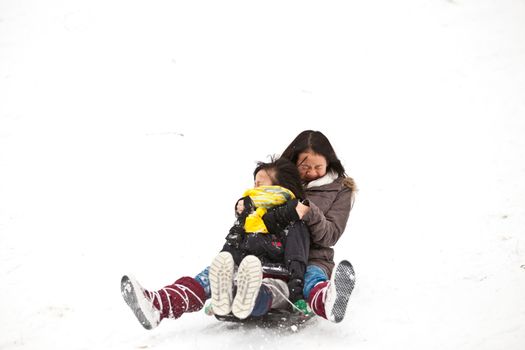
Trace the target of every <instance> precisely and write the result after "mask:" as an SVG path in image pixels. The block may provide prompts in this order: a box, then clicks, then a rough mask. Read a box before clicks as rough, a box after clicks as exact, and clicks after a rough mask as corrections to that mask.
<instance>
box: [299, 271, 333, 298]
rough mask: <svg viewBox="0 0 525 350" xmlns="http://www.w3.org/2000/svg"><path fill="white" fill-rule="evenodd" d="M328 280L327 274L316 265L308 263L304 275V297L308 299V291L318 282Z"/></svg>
mask: <svg viewBox="0 0 525 350" xmlns="http://www.w3.org/2000/svg"><path fill="white" fill-rule="evenodd" d="M324 281H328V275H327V274H326V272H324V270H323V269H322V268H320V267H319V266H317V265H308V267H307V268H306V273H305V275H304V289H303V294H304V298H305V299H306V300H308V297H309V296H310V292H311V291H312V289H313V288H314V287H315V285H316V284H318V283H319V282H324Z"/></svg>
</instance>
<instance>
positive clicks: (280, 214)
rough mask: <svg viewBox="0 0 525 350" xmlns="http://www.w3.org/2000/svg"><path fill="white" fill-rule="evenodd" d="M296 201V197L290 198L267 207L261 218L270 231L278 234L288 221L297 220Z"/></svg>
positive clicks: (288, 223)
mask: <svg viewBox="0 0 525 350" xmlns="http://www.w3.org/2000/svg"><path fill="white" fill-rule="evenodd" d="M297 202H298V201H297V199H292V200H290V201H288V202H286V204H283V205H281V206H278V207H275V208H271V209H268V211H267V212H266V214H264V216H263V217H262V219H263V221H264V225H266V228H267V229H268V231H269V232H270V233H273V234H276V235H280V234H281V233H282V232H283V231H284V229H285V228H286V227H287V226H288V225H290V223H292V222H294V221H298V220H299V215H298V214H297V211H296V210H295V208H296V207H297Z"/></svg>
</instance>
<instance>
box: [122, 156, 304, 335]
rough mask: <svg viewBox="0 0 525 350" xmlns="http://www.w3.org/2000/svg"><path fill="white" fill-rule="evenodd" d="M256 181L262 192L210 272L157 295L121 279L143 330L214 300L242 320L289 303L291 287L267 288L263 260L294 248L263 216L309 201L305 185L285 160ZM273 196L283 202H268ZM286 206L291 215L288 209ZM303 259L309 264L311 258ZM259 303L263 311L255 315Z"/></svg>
mask: <svg viewBox="0 0 525 350" xmlns="http://www.w3.org/2000/svg"><path fill="white" fill-rule="evenodd" d="M254 177H255V185H256V187H258V189H257V188H256V189H255V190H256V191H249V192H247V193H246V194H247V196H245V197H244V198H243V203H244V204H245V207H244V210H243V211H242V212H241V214H239V215H238V217H237V221H236V222H235V224H234V226H233V227H232V228H231V229H230V232H229V234H228V236H227V241H226V243H225V245H224V247H223V251H222V252H221V253H219V255H218V256H217V257H216V258H215V259H214V261H213V263H212V265H211V266H210V267H209V268H206V269H205V270H204V271H202V272H201V273H200V274H199V275H197V276H196V277H195V278H191V277H182V278H180V279H178V280H177V281H175V282H174V283H172V284H170V285H167V286H166V287H164V288H162V289H160V290H158V291H148V290H145V289H144V288H142V286H141V285H140V284H139V283H138V282H137V281H136V280H135V279H134V278H132V277H128V276H124V277H123V278H122V280H121V292H122V296H123V298H124V300H125V301H126V303H127V304H128V306H129V307H130V308H131V309H132V311H133V313H134V314H135V316H136V317H137V319H138V320H139V322H140V323H141V324H142V325H143V326H144V328H146V329H152V328H154V327H156V326H157V325H158V324H159V323H160V321H161V320H162V319H164V318H174V319H176V318H179V317H180V316H181V315H182V314H183V313H185V312H193V311H198V310H200V309H202V307H203V306H204V301H205V300H206V299H208V298H210V296H211V297H212V308H213V311H214V312H215V313H216V314H218V315H224V314H228V313H229V312H230V311H232V312H233V313H234V315H235V316H237V317H239V318H246V317H248V316H249V315H250V314H252V315H258V314H261V312H262V313H265V312H266V311H267V310H268V308H269V307H278V306H280V305H282V304H283V302H285V301H284V300H283V295H284V296H285V297H288V287H287V285H286V283H284V282H283V281H280V280H274V279H268V280H265V282H264V283H263V281H262V268H261V261H260V259H262V260H263V261H270V262H271V261H275V262H279V261H281V262H282V261H283V257H285V256H286V254H287V253H286V251H287V250H289V249H292V250H293V245H292V244H288V247H286V246H287V243H286V237H285V231H284V230H281V229H279V228H281V226H279V225H270V227H271V228H270V229H268V228H267V227H266V225H265V224H264V223H265V220H264V217H265V216H266V215H265V213H264V212H265V210H266V209H267V208H271V207H273V206H276V205H279V204H282V203H288V202H290V201H298V200H299V199H302V198H304V194H303V190H302V185H301V181H300V178H299V174H298V170H297V167H296V166H295V165H294V164H293V163H291V162H290V161H288V160H286V159H284V158H281V159H277V160H273V161H272V162H270V163H259V164H258V166H257V168H256V169H255V171H254ZM261 186H262V188H261ZM283 187H284V188H283ZM250 194H251V195H250ZM272 195H273V196H274V197H275V196H277V197H280V199H279V200H275V201H272V200H271V199H270V200H269V201H268V197H272ZM246 197H249V198H246ZM294 197H295V198H294ZM274 199H275V198H274ZM265 206H266V207H267V208H265ZM282 207H283V210H286V206H282ZM276 227H277V228H278V229H276ZM250 231H252V232H250ZM265 231H267V232H265ZM305 239H308V238H307V237H305ZM283 243H284V244H283ZM283 245H284V247H283ZM308 245H309V244H306V243H305V244H304V246H306V247H308ZM304 251H306V252H307V251H308V248H306V249H304V247H301V252H303V254H304ZM303 259H304V260H305V261H306V260H307V257H303ZM235 263H238V264H239V267H238V273H237V281H238V285H237V293H236V295H235V299H234V300H233V301H232V294H233V293H232V289H233V270H234V264H235ZM299 278H300V279H303V278H304V276H303V275H301V276H299ZM276 291H278V292H276ZM256 304H257V305H263V306H264V307H263V308H262V309H258V310H253V308H254V305H256Z"/></svg>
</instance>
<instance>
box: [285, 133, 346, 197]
mask: <svg viewBox="0 0 525 350" xmlns="http://www.w3.org/2000/svg"><path fill="white" fill-rule="evenodd" d="M309 150H312V151H313V152H314V153H317V154H320V155H322V156H323V157H325V159H326V162H327V163H328V165H327V167H326V170H327V172H328V171H334V172H336V173H337V175H338V176H339V177H344V178H345V181H344V183H345V185H346V186H347V187H349V188H350V189H351V190H352V191H354V190H356V186H355V183H354V180H353V179H352V178H351V177H349V176H348V175H346V172H345V168H344V167H343V164H341V161H340V160H339V158H337V155H336V154H335V151H334V148H333V147H332V145H331V144H330V141H329V140H328V138H327V137H326V136H324V135H323V133H322V132H320V131H314V130H305V131H303V132H301V133H300V134H299V135H297V137H296V138H295V139H294V140H293V141H292V143H290V145H289V146H288V147H287V148H286V149H285V150H284V152H283V153H282V154H281V158H286V159H288V160H290V161H291V162H292V163H293V164H297V159H298V158H299V154H301V153H303V152H306V151H309Z"/></svg>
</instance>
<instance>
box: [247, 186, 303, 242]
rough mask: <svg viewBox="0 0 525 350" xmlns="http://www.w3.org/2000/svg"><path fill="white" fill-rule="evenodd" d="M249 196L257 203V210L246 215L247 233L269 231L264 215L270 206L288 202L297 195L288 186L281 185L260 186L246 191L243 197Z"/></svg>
mask: <svg viewBox="0 0 525 350" xmlns="http://www.w3.org/2000/svg"><path fill="white" fill-rule="evenodd" d="M246 196H249V197H250V199H251V200H252V201H253V203H254V205H255V208H256V209H255V211H254V212H253V213H251V214H250V215H248V216H247V217H246V221H245V223H244V230H245V231H246V233H255V232H258V233H268V229H267V228H266V225H264V221H263V220H262V217H263V215H264V214H266V211H267V210H268V209H269V208H273V207H277V206H279V205H281V204H284V203H286V202H287V201H289V200H290V199H294V198H295V196H294V194H293V193H292V191H290V190H289V189H287V188H284V187H281V186H259V187H255V188H251V189H249V190H247V191H246V192H244V194H243V197H246Z"/></svg>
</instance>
